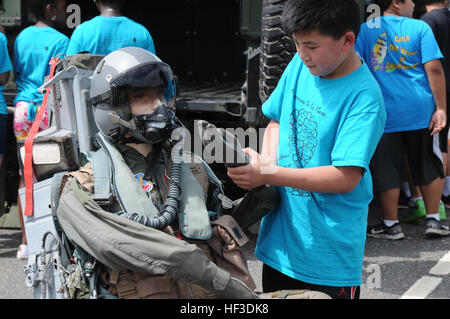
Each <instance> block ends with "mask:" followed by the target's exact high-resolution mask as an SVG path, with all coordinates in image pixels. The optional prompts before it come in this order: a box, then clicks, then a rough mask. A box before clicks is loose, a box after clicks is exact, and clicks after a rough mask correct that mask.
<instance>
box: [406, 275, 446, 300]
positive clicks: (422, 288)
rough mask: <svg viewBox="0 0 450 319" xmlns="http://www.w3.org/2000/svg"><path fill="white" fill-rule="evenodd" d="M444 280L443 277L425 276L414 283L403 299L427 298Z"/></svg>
mask: <svg viewBox="0 0 450 319" xmlns="http://www.w3.org/2000/svg"><path fill="white" fill-rule="evenodd" d="M441 282H442V278H437V277H430V276H423V277H422V278H420V279H419V280H417V281H416V282H415V283H414V285H412V286H411V287H410V288H409V289H408V291H407V292H405V294H404V295H403V296H402V297H401V299H425V298H426V297H427V296H428V295H429V294H430V293H431V292H432V291H433V290H434V289H436V287H437V286H439V284H440V283H441Z"/></svg>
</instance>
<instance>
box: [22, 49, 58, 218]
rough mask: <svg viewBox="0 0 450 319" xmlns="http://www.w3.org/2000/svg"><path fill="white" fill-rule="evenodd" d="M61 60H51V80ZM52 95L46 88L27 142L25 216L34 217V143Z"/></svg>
mask: <svg viewBox="0 0 450 319" xmlns="http://www.w3.org/2000/svg"><path fill="white" fill-rule="evenodd" d="M59 60H60V59H59V58H56V57H55V58H52V59H51V60H50V75H49V78H48V79H49V80H51V79H52V78H53V75H54V73H55V67H56V64H57V63H58V61H59ZM49 94H50V88H49V89H47V88H46V92H45V95H44V98H43V100H42V105H41V107H40V108H39V111H38V113H37V115H36V118H35V120H34V122H33V125H32V126H31V129H30V132H29V134H28V136H27V138H26V140H25V163H24V179H25V213H24V215H25V216H33V143H34V139H35V137H36V134H37V133H38V131H39V127H40V126H41V122H42V118H43V116H44V112H45V110H46V109H47V101H48V96H49Z"/></svg>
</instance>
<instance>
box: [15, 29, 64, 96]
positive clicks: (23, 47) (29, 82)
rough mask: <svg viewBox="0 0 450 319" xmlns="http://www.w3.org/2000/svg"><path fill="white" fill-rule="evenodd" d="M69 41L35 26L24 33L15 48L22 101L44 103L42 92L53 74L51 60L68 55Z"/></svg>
mask: <svg viewBox="0 0 450 319" xmlns="http://www.w3.org/2000/svg"><path fill="white" fill-rule="evenodd" d="M68 43H69V38H68V37H67V36H65V35H64V34H62V33H60V32H59V31H57V30H55V29H53V28H51V27H44V28H38V27H35V26H31V27H28V28H26V29H24V30H23V31H22V32H21V33H20V34H19V35H18V36H17V38H16V41H15V44H14V74H15V76H16V83H17V91H18V94H17V96H16V98H15V100H14V104H16V103H17V102H19V101H25V102H31V101H32V102H35V103H37V104H41V103H42V99H43V97H44V95H43V94H40V93H39V92H38V89H39V88H40V87H41V86H42V84H44V78H45V76H47V75H49V74H50V65H49V63H50V60H51V58H53V57H55V56H57V55H60V54H64V53H66V49H67V45H68Z"/></svg>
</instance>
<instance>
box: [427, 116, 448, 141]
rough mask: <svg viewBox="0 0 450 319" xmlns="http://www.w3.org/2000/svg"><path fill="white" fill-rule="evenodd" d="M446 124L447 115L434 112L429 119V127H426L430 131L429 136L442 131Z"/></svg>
mask: <svg viewBox="0 0 450 319" xmlns="http://www.w3.org/2000/svg"><path fill="white" fill-rule="evenodd" d="M446 123H447V114H445V111H443V110H436V112H434V114H433V116H432V117H431V121H430V126H429V127H428V129H429V130H430V131H432V132H431V135H434V134H436V133H439V132H440V131H442V129H443V128H444V127H445V124H446Z"/></svg>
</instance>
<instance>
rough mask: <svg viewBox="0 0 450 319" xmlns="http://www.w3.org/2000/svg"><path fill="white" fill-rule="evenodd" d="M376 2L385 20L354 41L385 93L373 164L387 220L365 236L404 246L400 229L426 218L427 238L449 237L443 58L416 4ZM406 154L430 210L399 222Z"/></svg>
mask: <svg viewBox="0 0 450 319" xmlns="http://www.w3.org/2000/svg"><path fill="white" fill-rule="evenodd" d="M374 2H375V3H376V4H378V5H379V6H380V9H381V12H382V16H381V17H379V18H376V19H375V21H368V22H366V23H364V24H363V25H362V26H361V32H360V34H359V36H358V39H357V41H356V49H357V51H358V52H359V53H360V54H361V57H363V59H364V60H365V61H366V63H367V64H369V68H370V71H371V73H372V74H373V76H374V77H375V79H376V80H377V82H378V83H379V85H380V88H381V91H382V92H383V96H384V101H385V104H386V111H387V120H386V128H385V131H384V134H383V136H382V138H381V140H380V143H379V145H378V148H377V150H376V152H375V154H374V156H373V159H372V163H371V171H372V176H373V181H374V189H375V191H376V192H377V194H378V196H379V198H380V206H381V209H382V213H383V220H381V221H380V223H378V224H375V225H373V226H370V227H369V228H368V230H367V235H368V236H370V237H373V238H382V239H391V240H398V239H403V238H405V234H404V233H403V230H402V227H401V223H400V222H411V221H416V220H418V219H421V218H424V219H425V231H424V233H425V236H426V237H429V238H434V237H442V236H449V235H450V228H449V227H448V226H446V225H444V224H442V223H441V220H442V219H446V218H447V217H446V215H445V208H444V207H443V205H442V210H441V209H440V208H439V206H440V199H441V194H442V188H443V185H444V181H445V180H444V178H445V175H444V171H443V163H442V152H441V150H440V149H439V134H438V133H439V132H440V131H442V129H444V128H445V125H446V121H447V120H448V119H447V115H446V108H447V105H446V104H447V102H446V93H445V91H446V88H445V74H444V70H443V68H442V64H441V59H442V58H443V56H442V53H441V51H440V49H439V45H438V43H437V42H436V39H435V37H434V35H433V31H432V30H431V28H430V27H429V26H428V25H427V23H425V22H424V21H420V20H416V19H412V18H411V17H412V15H413V12H414V7H415V5H414V2H413V1H412V0H375V1H374ZM404 153H405V154H406V157H407V160H408V164H409V165H408V166H409V167H410V173H411V177H412V178H411V179H412V181H411V182H412V184H413V185H414V186H418V187H419V188H420V191H421V193H422V196H423V200H420V206H422V207H423V206H425V209H416V210H414V213H413V214H412V215H410V216H406V217H405V218H401V219H399V216H398V200H399V195H400V187H401V184H402V183H403V178H404V176H403V175H404V174H403V171H402V169H401V168H402V167H403V166H404V164H403V163H404ZM414 197H416V199H418V198H417V197H419V196H414ZM418 202H419V201H418ZM418 202H416V203H417V205H418V207H419V203H418Z"/></svg>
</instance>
